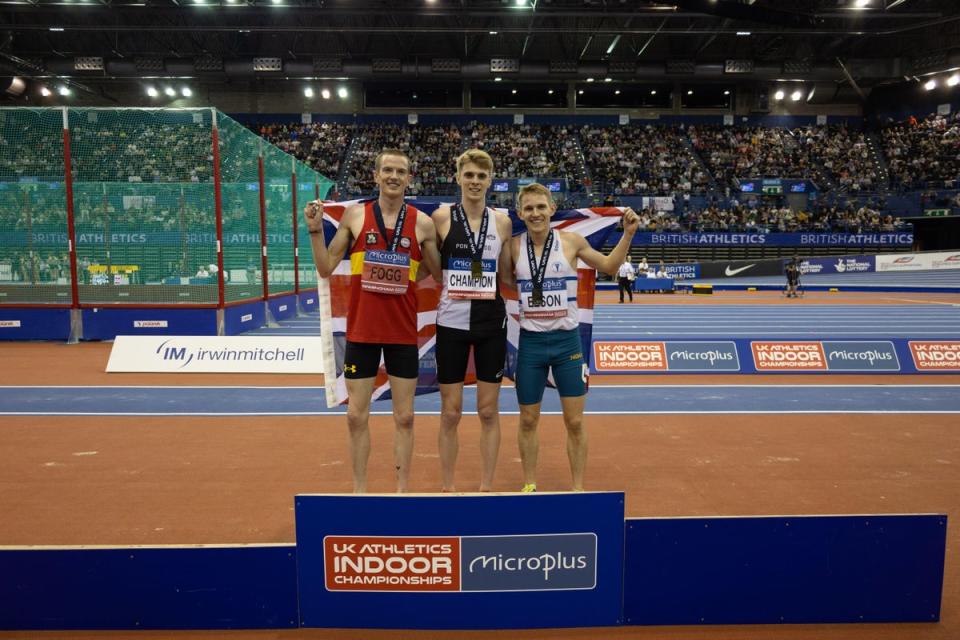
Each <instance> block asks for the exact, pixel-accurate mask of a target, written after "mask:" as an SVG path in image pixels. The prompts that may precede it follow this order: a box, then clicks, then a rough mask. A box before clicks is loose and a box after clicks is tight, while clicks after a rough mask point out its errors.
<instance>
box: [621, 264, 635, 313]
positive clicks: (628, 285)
mask: <svg viewBox="0 0 960 640" xmlns="http://www.w3.org/2000/svg"><path fill="white" fill-rule="evenodd" d="M636 275H637V272H636V271H634V270H633V265H632V264H631V263H630V258H629V257H628V258H627V259H626V260H624V261H623V264H622V265H620V268H619V269H618V270H617V282H618V283H619V285H620V304H623V292H624V291H626V292H627V294H629V296H630V302H633V279H634V278H635V277H636Z"/></svg>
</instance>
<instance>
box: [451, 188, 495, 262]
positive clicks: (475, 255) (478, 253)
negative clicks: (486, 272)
mask: <svg viewBox="0 0 960 640" xmlns="http://www.w3.org/2000/svg"><path fill="white" fill-rule="evenodd" d="M453 218H454V220H456V221H457V222H458V223H459V224H461V225H463V230H464V231H466V233H467V246H468V247H469V248H470V261H471V265H470V270H471V271H472V274H471V275H473V277H474V279H477V278H479V277H480V276H481V275H482V274H483V263H482V259H483V246H484V244H485V243H486V241H487V224H488V223H489V222H490V214H489V212H488V211H487V209H486V207H484V209H483V218H481V219H480V242H476V241H475V240H474V239H473V230H472V229H470V222H469V221H468V220H467V215H466V213H464V211H463V207H461V206H460V205H459V204H458V205H456V206H455V207H454V208H453Z"/></svg>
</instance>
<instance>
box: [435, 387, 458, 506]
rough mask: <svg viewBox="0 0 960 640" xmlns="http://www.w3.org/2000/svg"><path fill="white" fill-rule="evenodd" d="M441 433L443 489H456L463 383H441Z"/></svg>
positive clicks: (438, 440) (441, 479) (439, 437)
mask: <svg viewBox="0 0 960 640" xmlns="http://www.w3.org/2000/svg"><path fill="white" fill-rule="evenodd" d="M440 406H441V409H440V434H439V436H438V437H437V446H438V449H439V451H440V482H441V488H442V490H443V491H456V486H455V481H454V471H455V468H456V466H457V451H458V450H459V446H460V444H459V439H458V437H457V425H459V424H460V418H461V416H462V415H463V383H462V382H454V383H451V384H441V385H440Z"/></svg>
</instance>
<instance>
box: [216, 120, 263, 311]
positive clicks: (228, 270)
mask: <svg viewBox="0 0 960 640" xmlns="http://www.w3.org/2000/svg"><path fill="white" fill-rule="evenodd" d="M218 126H219V134H220V191H221V193H222V201H223V205H222V206H223V270H224V299H225V300H226V302H236V301H238V300H252V299H259V298H263V258H262V253H261V246H260V169H259V157H260V153H261V151H262V149H263V147H265V146H269V145H268V144H267V143H266V142H264V141H263V139H262V138H260V137H259V136H257V135H256V134H254V133H252V132H251V131H250V130H248V129H247V128H246V127H244V126H242V125H241V124H240V123H238V122H236V121H234V120H232V119H230V118H228V117H226V116H224V115H220V117H219V120H218Z"/></svg>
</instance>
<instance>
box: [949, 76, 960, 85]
mask: <svg viewBox="0 0 960 640" xmlns="http://www.w3.org/2000/svg"><path fill="white" fill-rule="evenodd" d="M958 84H960V74H956V73H955V74H953V75H952V76H950V77H949V78H947V86H948V87H955V86H957V85H958Z"/></svg>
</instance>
